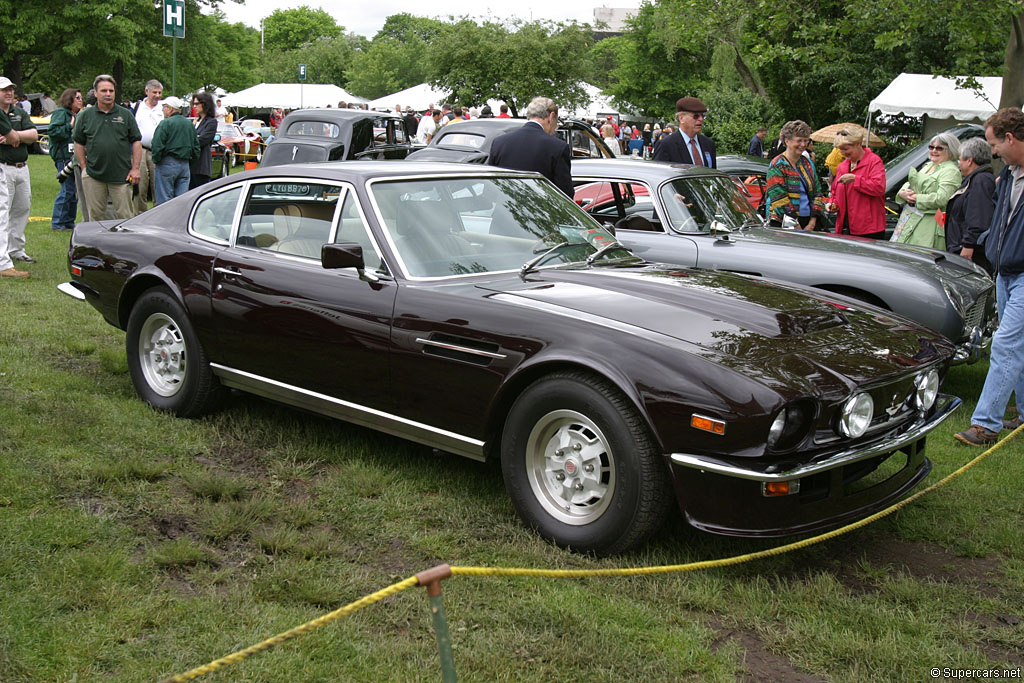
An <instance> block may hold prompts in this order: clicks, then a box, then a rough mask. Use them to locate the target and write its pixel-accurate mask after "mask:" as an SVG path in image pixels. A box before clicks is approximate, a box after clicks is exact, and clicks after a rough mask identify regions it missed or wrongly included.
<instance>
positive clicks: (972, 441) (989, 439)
mask: <svg viewBox="0 0 1024 683" xmlns="http://www.w3.org/2000/svg"><path fill="white" fill-rule="evenodd" d="M953 438H954V439H956V440H957V441H959V442H960V443H965V444H967V445H968V446H989V445H991V444H994V443H995V442H996V441H998V440H999V432H990V431H988V430H987V429H985V428H984V427H982V426H981V425H971V426H970V427H969V428H967V429H965V430H964V431H962V432H957V433H956V434H954V435H953Z"/></svg>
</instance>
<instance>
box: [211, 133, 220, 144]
mask: <svg viewBox="0 0 1024 683" xmlns="http://www.w3.org/2000/svg"><path fill="white" fill-rule="evenodd" d="M213 141H214V142H220V133H215V134H214V136H213Z"/></svg>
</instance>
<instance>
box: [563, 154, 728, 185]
mask: <svg viewBox="0 0 1024 683" xmlns="http://www.w3.org/2000/svg"><path fill="white" fill-rule="evenodd" d="M572 174H573V175H574V176H584V175H607V176H616V175H621V176H628V177H631V178H639V179H642V180H647V181H650V182H660V181H662V180H665V179H667V178H676V177H680V176H687V177H693V176H709V175H711V176H720V175H722V172H721V171H719V170H716V169H713V168H705V167H703V166H691V165H690V164H677V163H674V162H671V161H650V160H647V159H634V158H632V157H617V158H615V159H573V161H572Z"/></svg>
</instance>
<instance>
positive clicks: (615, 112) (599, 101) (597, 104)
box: [570, 83, 647, 121]
mask: <svg viewBox="0 0 1024 683" xmlns="http://www.w3.org/2000/svg"><path fill="white" fill-rule="evenodd" d="M583 89H584V90H585V91H586V93H587V97H589V98H590V104H588V105H587V106H585V107H580V108H579V109H576V110H575V111H573V112H572V113H571V114H570V116H571V117H572V118H574V119H587V118H590V119H594V120H595V121H596V120H598V119H600V120H604V119H605V118H607V117H608V115H609V114H611V115H612V116H613V117H615V118H616V119H622V118H628V119H629V120H630V121H635V120H640V119H646V118H647V117H645V116H640V115H639V114H638V113H637V112H636V111H634V110H631V109H622V110H620V109H619V108H618V107H616V106H614V105H612V98H610V97H608V96H607V95H605V94H604V93H602V92H601V90H600V89H599V88H598V87H597V86H595V85H591V84H590V83H584V84H583Z"/></svg>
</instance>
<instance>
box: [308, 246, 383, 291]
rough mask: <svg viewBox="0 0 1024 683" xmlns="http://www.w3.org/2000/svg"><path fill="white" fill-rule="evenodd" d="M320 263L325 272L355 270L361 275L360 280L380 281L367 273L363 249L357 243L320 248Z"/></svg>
mask: <svg viewBox="0 0 1024 683" xmlns="http://www.w3.org/2000/svg"><path fill="white" fill-rule="evenodd" d="M320 263H321V264H322V265H323V267H324V269H325V270H334V269H338V268H355V269H356V271H357V272H358V273H359V279H360V280H367V281H368V282H377V280H379V278H378V277H377V276H376V275H374V274H373V273H368V272H366V262H365V261H364V260H363V247H362V246H361V245H359V244H356V243H355V242H339V243H337V244H325V245H324V246H322V247H321V248H320Z"/></svg>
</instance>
